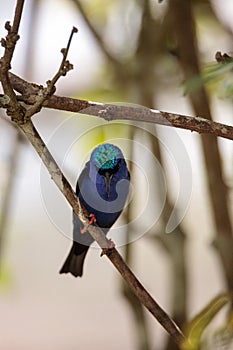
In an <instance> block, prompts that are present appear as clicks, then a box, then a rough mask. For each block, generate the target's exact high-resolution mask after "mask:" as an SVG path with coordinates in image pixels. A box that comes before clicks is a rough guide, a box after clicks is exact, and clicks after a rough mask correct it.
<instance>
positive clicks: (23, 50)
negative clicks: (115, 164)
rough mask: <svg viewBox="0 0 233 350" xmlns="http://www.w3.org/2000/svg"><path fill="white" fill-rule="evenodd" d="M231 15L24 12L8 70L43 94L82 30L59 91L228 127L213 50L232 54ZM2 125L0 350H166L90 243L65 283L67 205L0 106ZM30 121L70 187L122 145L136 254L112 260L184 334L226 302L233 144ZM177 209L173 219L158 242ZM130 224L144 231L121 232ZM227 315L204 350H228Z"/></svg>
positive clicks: (183, 4) (168, 6) (63, 119)
mask: <svg viewBox="0 0 233 350" xmlns="http://www.w3.org/2000/svg"><path fill="white" fill-rule="evenodd" d="M14 6H15V1H13V0H8V1H7V2H6V1H5V2H4V3H3V2H2V4H1V13H0V23H1V26H0V36H1V37H3V36H4V35H5V30H4V23H5V21H6V20H12V18H13V14H14ZM232 11H233V4H232V1H230V0H225V1H224V3H223V2H222V1H220V0H212V1H207V0H206V1H204V0H203V1H201V0H195V1H186V0H170V2H169V1H167V0H164V1H163V2H161V3H159V2H158V1H155V0H151V1H149V0H141V1H139V0H124V1H123V0H114V1H113V0H111V1H110V0H86V1H84V0H83V1H77V0H73V1H72V0H69V1H68V0H46V1H43V0H40V1H39V0H31V1H26V3H25V9H24V13H23V17H22V23H21V27H20V37H21V38H20V41H19V42H18V44H17V49H16V52H15V55H14V58H13V62H12V71H13V72H14V73H15V74H18V75H20V76H22V77H23V78H24V79H26V80H29V81H33V82H36V83H38V84H45V82H46V81H47V80H48V79H50V78H51V77H52V76H53V75H54V74H55V72H56V70H57V68H58V67H59V64H60V61H61V54H60V49H61V48H62V47H64V46H66V43H67V40H68V37H69V34H70V31H71V28H72V26H76V27H77V28H78V29H79V32H78V34H77V35H76V36H75V37H74V39H73V41H72V45H71V49H70V52H69V60H70V61H71V62H72V63H73V64H74V70H72V71H71V72H69V74H68V75H67V77H65V78H62V79H60V81H59V82H58V84H57V93H58V94H60V95H64V96H72V97H78V98H85V99H90V100H93V101H100V102H114V103H119V102H120V103H133V104H141V105H144V106H146V107H150V108H151V107H152V108H156V109H161V110H164V111H170V112H173V113H176V112H177V113H180V114H188V115H201V116H203V117H208V116H210V115H211V117H212V118H213V119H214V120H217V121H220V122H223V123H226V124H231V123H232V107H233V106H232V86H233V78H232V67H230V68H229V65H228V64H226V65H224V67H223V68H224V69H222V66H221V64H217V62H216V61H215V53H216V52H217V51H221V52H222V53H225V52H226V53H228V54H229V55H230V54H231V51H232V38H233V24H232ZM190 19H193V21H194V23H195V29H196V36H195V32H194V31H192V21H191V20H190ZM182 33H184V34H182ZM190 35H191V36H190ZM185 38H186V40H185ZM189 44H190V45H189ZM192 50H194V51H192ZM1 52H2V50H1ZM197 62H198V64H197ZM230 64H232V63H231V62H230ZM219 67H220V69H219ZM200 73H201V74H200ZM207 94H208V99H207V98H206V95H207ZM209 111H211V112H209ZM1 117H3V118H0V193H1V197H0V208H1V220H0V310H1V311H0V343H1V348H2V349H4V350H16V349H17V350H19V349H25V350H27V349H31V348H33V349H35V350H37V349H44V350H46V349H49V350H52V349H56V350H63V349H69V350H73V349H86V350H89V349H103V350H104V349H111V350H112V349H113V350H114V349H120V348H122V349H127V350H131V349H141V350H150V349H151V350H152V349H153V350H163V349H167V350H168V349H170V350H175V349H176V346H175V345H174V344H173V343H172V342H171V341H169V339H168V338H167V336H166V334H165V331H164V330H163V329H162V328H161V326H160V325H159V324H158V323H157V322H156V321H155V320H154V319H153V318H152V316H151V315H149V313H148V312H147V311H145V310H144V309H143V308H142V307H141V306H140V305H139V304H138V303H137V301H136V300H135V299H134V297H133V296H132V295H131V293H130V292H129V291H128V289H127V287H126V286H124V285H123V283H122V280H121V278H120V276H119V275H118V273H117V271H115V269H114V268H113V267H112V266H111V264H110V263H109V261H108V260H107V259H106V258H105V257H103V258H101V259H100V258H99V254H100V251H99V249H97V247H94V248H93V249H91V251H90V252H89V254H88V256H87V259H86V262H85V271H84V276H83V278H82V279H75V278H73V277H72V276H70V275H69V276H68V275H67V276H66V275H65V276H64V275H59V273H58V271H59V268H60V267H61V264H62V263H63V261H64V258H65V256H66V254H67V252H68V250H69V247H70V239H69V238H70V237H71V235H72V224H71V220H72V211H71V208H69V206H68V205H67V203H66V202H65V200H64V199H63V198H62V195H61V194H60V193H59V192H58V190H57V189H56V188H55V185H54V184H53V183H52V180H51V179H50V177H49V175H48V174H47V171H46V169H44V168H43V165H42V164H41V162H40V160H39V158H38V156H37V155H36V154H35V152H34V150H33V149H32V147H31V146H30V145H29V144H28V142H27V141H26V140H25V139H24V138H23V137H22V135H20V134H19V133H18V132H17V130H16V129H15V128H14V126H13V125H12V124H11V123H10V122H9V121H7V119H6V117H5V114H4V111H1ZM33 121H34V123H35V125H36V127H37V128H38V130H39V132H40V134H41V135H42V137H43V139H44V140H45V142H46V143H47V144H48V146H49V149H50V150H51V152H52V154H53V155H54V157H55V159H56V160H57V162H58V163H59V165H60V166H61V167H62V169H63V171H64V173H65V175H66V176H67V178H68V179H69V181H70V182H71V184H72V186H75V181H76V179H77V177H78V174H79V172H80V170H81V168H82V166H83V164H84V163H85V161H86V160H87V159H88V155H89V154H90V151H91V149H92V148H93V147H94V146H95V145H96V144H98V143H100V142H104V141H109V140H110V141H111V142H115V143H116V144H118V145H120V146H121V147H122V149H123V152H124V154H125V155H126V158H127V159H128V164H129V166H130V168H131V177H132V193H131V201H130V203H129V205H128V206H127V208H126V209H125V212H124V214H123V215H122V217H121V219H120V220H119V222H118V223H117V225H116V227H123V230H124V235H125V236H126V238H127V239H129V240H130V241H133V243H131V244H130V245H127V246H121V247H120V248H119V249H120V251H121V253H122V254H123V256H124V257H125V259H126V260H127V262H128V263H129V264H130V266H131V267H132V269H133V271H134V272H135V273H136V275H137V276H138V277H139V279H140V280H141V282H142V283H143V284H144V285H145V286H146V288H147V289H148V290H149V291H150V293H151V294H152V295H153V296H154V298H155V299H156V300H157V302H159V304H160V305H161V306H162V307H163V308H164V309H165V310H166V311H167V312H168V313H169V314H171V315H173V316H174V318H175V320H176V321H177V323H178V324H179V325H180V326H183V325H184V324H186V323H187V321H188V320H191V319H192V317H194V316H195V315H196V314H197V313H198V312H200V311H201V310H202V309H203V308H204V307H206V306H207V305H208V303H210V302H211V301H212V300H213V298H215V297H216V296H217V295H219V294H220V293H224V292H227V291H230V290H231V291H232V288H233V280H232V279H233V276H232V271H233V269H232V267H233V264H232V260H233V257H232V255H233V254H232V250H231V247H232V231H231V229H232V183H233V167H232V164H233V162H232V155H233V148H232V142H231V141H229V140H224V139H220V138H219V139H218V140H217V143H216V142H215V137H214V136H207V135H205V136H203V137H202V140H201V137H200V136H199V135H197V134H195V133H191V132H189V131H182V130H174V129H172V130H171V129H170V128H166V127H157V128H155V126H153V125H149V126H148V125H144V124H142V123H134V125H131V124H130V123H124V122H121V123H119V122H114V123H107V122H105V121H103V120H99V119H97V118H94V117H88V116H83V115H82V116H80V115H79V116H78V115H73V114H71V113H64V112H60V111H54V110H46V109H44V110H43V111H41V112H40V113H39V114H38V115H36V116H34V118H33ZM168 129H169V130H168ZM204 139H205V140H207V141H204V143H203V140H204ZM172 141H173V143H172ZM180 142H181V146H179V148H178V150H180V157H177V156H175V153H176V152H175V149H176V147H178V146H177V145H178V144H179V143H180ZM172 145H173V146H172ZM172 147H174V151H172ZM203 148H204V153H203ZM145 150H146V151H145ZM176 150H177V149H176ZM185 157H186V158H185ZM182 160H183V163H182ZM181 170H182V171H183V173H182V174H185V176H184V177H183V175H182V178H181ZM148 179H149V180H148ZM164 179H165V182H164ZM164 183H165V185H164ZM224 184H225V185H226V186H225V185H224ZM161 189H162V190H161ZM184 189H185V191H184ZM184 192H185V193H184ZM182 193H183V194H184V195H183V197H182V196H181V197H182V198H180V194H182ZM148 198H149V199H148ZM177 198H178V199H179V200H178V202H177ZM148 201H149V202H148ZM148 203H149V209H148V210H146V212H144V211H143V210H144V209H145V205H146V204H148ZM161 206H162V208H163V209H164V210H163V211H162V213H161V215H157V214H155V212H156V213H157V212H158V211H159V209H158V208H160V207H161ZM174 208H175V209H174ZM173 209H174V210H175V212H176V214H177V218H178V219H177V221H176V224H175V225H174V232H173V233H170V234H166V233H165V231H166V225H167V223H168V220H169V218H170V217H171V212H172V210H173ZM142 213H143V215H142ZM140 215H141V216H140ZM138 216H139V217H141V219H140V225H137V226H134V225H133V223H132V224H131V225H128V223H129V222H132V221H133V219H134V218H136V217H138ZM183 216H184V218H183ZM151 218H152V219H151ZM182 218H183V220H182V221H181V219H182ZM221 218H222V219H223V220H222V221H221ZM180 221H181V222H180ZM148 222H151V223H152V224H150V225H148ZM111 237H114V233H113V235H112V236H111ZM116 240H117V238H116ZM210 309H211V308H210ZM228 311H229V307H227V306H226V307H225V308H223V309H221V312H219V313H218V315H217V316H216V317H215V318H214V320H213V321H212V316H213V315H212V316H211V317H210V319H209V320H211V321H212V322H211V324H210V326H209V327H208V328H207V329H206V330H205V333H204V336H203V337H202V345H201V346H202V349H223V348H224V349H233V345H232V338H231V337H230V336H229V337H228V338H226V336H225V335H226V333H225V328H224V327H226V324H227V322H228V320H229V318H228V315H229V312H228ZM227 334H228V333H227ZM226 339H227V340H226ZM224 341H225V343H226V344H227V345H226V346H228V347H223V346H225V345H224V344H225V343H224Z"/></svg>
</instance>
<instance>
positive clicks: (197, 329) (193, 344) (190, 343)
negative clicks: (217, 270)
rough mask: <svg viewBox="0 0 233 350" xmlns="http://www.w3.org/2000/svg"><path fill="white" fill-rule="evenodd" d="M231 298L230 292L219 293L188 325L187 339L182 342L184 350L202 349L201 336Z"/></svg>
mask: <svg viewBox="0 0 233 350" xmlns="http://www.w3.org/2000/svg"><path fill="white" fill-rule="evenodd" d="M230 300H231V297H230V295H228V294H222V295H219V296H218V297H216V298H215V299H214V300H212V301H211V302H210V303H209V304H208V305H207V306H206V307H205V308H204V309H203V310H202V311H201V312H200V313H198V314H197V316H196V317H194V318H193V319H192V320H191V321H190V322H189V323H188V324H187V325H186V327H185V331H184V333H185V335H186V338H187V340H186V341H185V342H184V343H183V344H182V350H198V349H200V345H201V337H202V334H203V332H204V331H205V329H206V327H207V326H208V325H209V323H210V322H211V321H212V320H213V318H214V317H215V316H216V314H217V313H218V312H219V311H220V310H221V309H222V308H223V306H225V305H226V304H227V303H228V302H229V301H230Z"/></svg>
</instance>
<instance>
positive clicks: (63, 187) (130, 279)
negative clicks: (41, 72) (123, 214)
mask: <svg viewBox="0 0 233 350" xmlns="http://www.w3.org/2000/svg"><path fill="white" fill-rule="evenodd" d="M20 128H21V129H22V130H23V132H24V133H25V135H26V137H27V138H28V140H29V141H30V142H31V144H32V146H33V147H34V148H35V150H36V152H37V153H38V155H39V156H40V158H41V159H42V161H43V162H44V164H45V166H46V168H47V169H48V171H49V173H50V175H51V177H52V179H53V181H54V182H55V183H56V185H57V187H58V188H59V189H60V191H61V192H62V193H63V194H64V196H65V198H66V199H67V201H68V202H69V203H70V205H71V206H72V208H73V209H74V211H75V213H76V214H77V215H78V216H79V218H80V220H81V221H82V222H83V224H84V225H88V224H89V220H88V214H87V213H86V211H85V209H84V208H82V207H81V204H80V202H79V200H78V198H77V196H76V194H75V192H74V191H73V190H72V188H71V186H70V184H69V183H68V181H67V180H66V178H65V176H64V175H63V173H62V172H61V170H60V169H59V167H58V165H57V164H56V162H55V160H54V159H53V157H52V155H51V154H50V152H49V151H48V149H47V147H46V145H45V144H44V142H43V141H42V139H41V137H40V135H39V134H38V132H37V131H36V129H35V127H34V125H33V124H32V122H31V121H28V122H27V123H26V124H22V125H20ZM88 232H89V233H90V234H91V236H92V237H93V238H94V239H95V241H96V242H97V243H98V244H99V246H100V247H101V248H105V254H106V255H107V257H108V258H109V260H110V261H111V262H112V264H113V265H114V266H115V267H116V269H117V270H118V271H119V272H120V274H121V276H122V277H123V278H124V280H125V282H126V283H127V284H128V286H129V287H130V288H131V289H132V291H133V292H134V294H135V295H136V296H137V297H138V299H139V300H140V302H141V303H142V304H143V305H144V306H145V307H146V308H147V309H148V310H149V311H150V312H151V314H152V315H153V316H154V317H155V318H156V319H157V320H158V322H159V323H160V324H161V325H162V326H163V327H164V329H165V330H166V331H167V332H168V333H169V334H170V335H171V337H172V339H173V340H174V342H176V343H177V344H181V343H182V342H183V341H184V335H183V333H182V332H181V330H180V329H179V327H178V326H177V325H176V324H175V322H174V321H173V320H172V319H171V318H170V317H169V316H168V314H167V313H166V312H165V311H164V310H163V309H162V308H161V307H160V306H159V305H158V304H157V302H156V301H155V300H154V299H153V298H152V296H151V295H150V294H149V293H148V292H147V290H146V289H145V288H144V287H143V285H142V284H141V283H140V282H139V280H138V279H137V278H136V276H135V275H134V274H133V272H132V271H131V270H130V268H129V267H128V266H127V265H126V263H125V262H124V260H123V259H122V257H121V255H120V254H119V253H118V251H117V250H116V249H115V248H113V249H108V244H109V242H108V240H107V238H106V237H105V235H104V233H103V232H102V231H101V229H100V228H99V227H97V226H93V225H89V226H88Z"/></svg>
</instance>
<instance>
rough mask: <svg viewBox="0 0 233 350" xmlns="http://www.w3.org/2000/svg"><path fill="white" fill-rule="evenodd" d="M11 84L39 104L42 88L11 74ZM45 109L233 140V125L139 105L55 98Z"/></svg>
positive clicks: (53, 97) (49, 101) (27, 99)
mask: <svg viewBox="0 0 233 350" xmlns="http://www.w3.org/2000/svg"><path fill="white" fill-rule="evenodd" d="M10 82H11V84H12V86H13V88H14V89H15V90H16V91H17V92H19V93H20V94H22V96H18V100H20V101H24V103H26V104H34V103H35V101H36V99H37V92H38V89H41V88H42V87H41V86H39V85H36V84H33V83H28V82H27V81H25V80H23V79H22V78H20V77H18V76H16V75H15V74H12V73H10ZM43 107H46V108H52V109H57V110H65V111H69V112H74V113H81V114H88V115H92V116H96V117H100V118H103V119H105V120H108V121H111V120H134V121H142V122H148V123H154V124H159V125H166V126H173V127H176V128H180V129H186V130H190V131H196V132H198V133H200V134H213V135H215V136H219V137H223V138H226V139H230V140H233V126H230V125H226V124H222V123H218V122H214V121H212V120H208V119H205V118H201V117H190V116H186V115H182V114H177V113H168V112H164V111H159V110H156V109H149V108H146V107H143V106H139V105H135V106H129V105H119V104H117V105H114V104H109V103H107V104H105V103H98V102H92V101H86V100H79V99H74V98H70V97H62V96H56V95H53V96H51V97H50V98H49V99H47V100H46V101H44V102H43Z"/></svg>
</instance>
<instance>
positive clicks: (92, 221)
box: [80, 214, 96, 234]
mask: <svg viewBox="0 0 233 350" xmlns="http://www.w3.org/2000/svg"><path fill="white" fill-rule="evenodd" d="M95 222H96V217H95V215H94V214H90V215H89V222H88V224H86V225H84V226H83V228H82V229H81V230H80V233H82V234H84V233H85V232H87V230H88V226H89V225H93V224H94V223H95Z"/></svg>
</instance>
